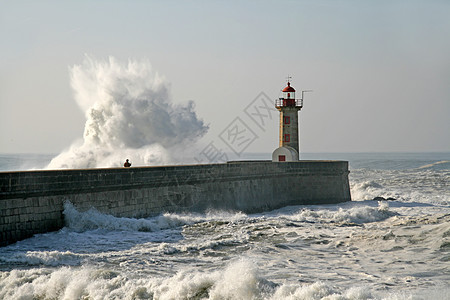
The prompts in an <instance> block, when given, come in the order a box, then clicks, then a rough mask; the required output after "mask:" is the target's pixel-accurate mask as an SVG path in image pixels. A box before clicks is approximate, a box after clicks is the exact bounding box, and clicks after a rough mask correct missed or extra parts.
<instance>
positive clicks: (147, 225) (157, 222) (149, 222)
mask: <svg viewBox="0 0 450 300" xmlns="http://www.w3.org/2000/svg"><path fill="white" fill-rule="evenodd" d="M245 217H246V215H245V214H243V213H236V214H232V213H226V212H217V213H215V212H211V213H208V214H194V213H189V214H175V213H164V214H162V215H159V216H156V217H152V218H148V219H144V218H141V219H135V218H125V217H114V216H112V215H108V214H104V213H101V212H99V211H98V210H97V209H95V208H90V209H89V210H87V211H85V212H80V211H79V210H77V209H76V208H75V207H74V206H73V204H72V203H70V202H66V203H65V204H64V220H65V223H66V227H68V228H69V229H72V230H74V231H77V232H84V231H88V230H95V229H106V230H114V231H148V232H154V231H159V230H164V229H170V228H177V227H180V226H183V225H190V224H195V223H199V222H205V221H209V220H217V219H219V220H220V219H227V220H237V219H240V218H245Z"/></svg>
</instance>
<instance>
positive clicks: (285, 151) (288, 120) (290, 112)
mask: <svg viewBox="0 0 450 300" xmlns="http://www.w3.org/2000/svg"><path fill="white" fill-rule="evenodd" d="M288 79H289V78H288ZM275 107H276V108H277V109H278V111H279V112H280V147H279V148H277V149H275V151H274V152H273V153H272V161H274V162H281V161H297V160H299V152H300V151H299V143H298V140H299V139H298V111H299V110H301V109H302V107H303V99H295V89H294V88H293V87H292V86H291V83H290V82H289V80H288V83H287V86H286V87H285V88H284V89H283V91H282V97H281V98H279V99H277V100H275Z"/></svg>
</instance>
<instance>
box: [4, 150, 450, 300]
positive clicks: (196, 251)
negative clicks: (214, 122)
mask: <svg viewBox="0 0 450 300" xmlns="http://www.w3.org/2000/svg"><path fill="white" fill-rule="evenodd" d="M262 156H264V155H262ZM252 157H253V158H259V157H258V155H256V154H255V155H253V156H252ZM269 157H270V155H269V156H267V158H269ZM51 158H52V156H51V155H50V156H45V155H44V156H43V155H33V156H30V155H0V170H15V169H22V170H23V169H26V168H33V167H35V168H42V167H43V166H45V165H46V164H47V163H48V162H49V160H50V159H51ZM302 158H303V159H343V160H348V161H349V162H350V171H351V172H350V175H349V176H350V185H351V193H352V199H353V201H352V202H348V203H342V204H336V205H307V206H290V207H284V208H282V209H279V210H275V211H270V212H265V213H261V214H251V215H247V214H244V213H242V212H230V211H210V212H208V213H205V214H194V213H191V214H189V213H187V214H172V213H164V214H161V215H159V216H157V217H152V218H147V219H131V218H116V217H113V216H110V215H105V214H101V213H99V212H98V211H96V210H95V209H91V210H89V211H87V212H80V211H77V209H76V208H75V207H73V206H72V205H71V204H70V203H67V204H66V206H65V211H64V214H65V220H66V226H65V227H64V228H63V229H61V230H60V231H57V232H51V233H47V234H39V235H35V236H34V237H32V238H30V239H27V240H23V241H20V242H17V243H15V244H12V245H9V246H7V247H3V248H0V299H450V184H449V183H450V153H381V154H380V153H355V154H342V153H341V154H304V155H303V156H302ZM377 197H378V198H377ZM374 199H377V200H374ZM383 199H390V200H383Z"/></svg>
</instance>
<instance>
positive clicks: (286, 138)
mask: <svg viewBox="0 0 450 300" xmlns="http://www.w3.org/2000/svg"><path fill="white" fill-rule="evenodd" d="M284 141H285V142H290V141H291V135H290V134H285V135H284Z"/></svg>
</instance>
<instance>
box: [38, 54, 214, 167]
mask: <svg viewBox="0 0 450 300" xmlns="http://www.w3.org/2000/svg"><path fill="white" fill-rule="evenodd" d="M70 77H71V86H72V88H73V89H74V92H75V100H76V102H77V104H78V105H79V106H80V108H81V109H82V110H83V111H84V112H85V115H86V123H85V128H84V135H83V139H82V140H80V141H77V142H75V143H74V144H73V145H72V146H71V147H70V149H68V150H66V151H64V152H63V153H61V154H59V155H58V156H57V157H55V158H54V159H53V160H52V161H51V162H50V164H49V165H48V167H47V168H49V169H55V168H94V167H118V166H120V165H121V163H123V161H124V159H125V158H129V159H130V160H131V161H132V162H133V166H137V165H155V164H166V163H176V157H177V149H179V148H181V145H183V148H185V147H186V144H193V143H195V142H196V141H197V140H198V139H199V138H200V137H202V136H203V135H204V134H205V133H206V132H207V130H208V126H207V125H205V124H204V122H203V121H202V120H200V119H198V118H197V115H196V113H195V110H194V103H193V102H192V101H190V102H188V103H187V104H185V105H175V104H173V103H172V102H171V99H170V96H169V91H168V88H167V84H166V83H165V81H164V79H163V78H162V77H161V76H159V75H158V73H156V72H155V71H154V70H153V69H152V67H151V65H150V63H149V62H148V61H147V60H141V61H137V60H129V61H128V63H122V62H120V61H118V60H116V59H115V58H113V57H110V58H109V59H108V60H103V61H97V60H94V59H93V58H91V57H88V56H86V58H85V60H84V62H83V63H82V64H81V65H75V66H73V67H72V68H70Z"/></svg>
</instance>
